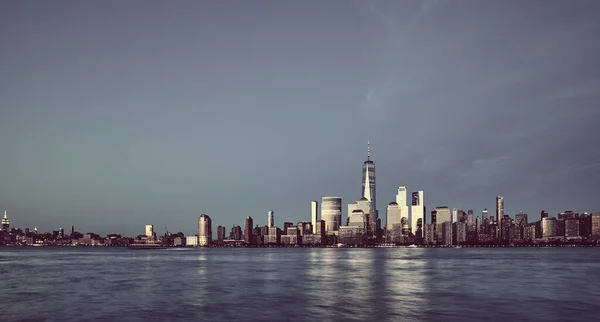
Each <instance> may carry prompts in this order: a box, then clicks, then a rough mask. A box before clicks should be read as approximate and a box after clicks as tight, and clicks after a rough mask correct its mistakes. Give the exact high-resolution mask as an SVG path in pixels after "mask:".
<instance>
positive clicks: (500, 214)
mask: <svg viewBox="0 0 600 322" xmlns="http://www.w3.org/2000/svg"><path fill="white" fill-rule="evenodd" d="M502 218H504V197H502V196H497V197H496V223H497V226H498V227H497V230H496V231H497V237H498V239H499V240H503V238H502V237H503V236H502Z"/></svg>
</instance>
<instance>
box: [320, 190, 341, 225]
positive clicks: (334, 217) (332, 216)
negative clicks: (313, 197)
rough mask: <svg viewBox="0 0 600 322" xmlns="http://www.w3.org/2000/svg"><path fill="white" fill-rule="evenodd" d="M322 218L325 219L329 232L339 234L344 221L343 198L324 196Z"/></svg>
mask: <svg viewBox="0 0 600 322" xmlns="http://www.w3.org/2000/svg"><path fill="white" fill-rule="evenodd" d="M321 219H322V220H325V229H326V231H327V234H337V231H338V230H339V227H340V226H341V223H342V198H339V197H323V198H322V199H321Z"/></svg>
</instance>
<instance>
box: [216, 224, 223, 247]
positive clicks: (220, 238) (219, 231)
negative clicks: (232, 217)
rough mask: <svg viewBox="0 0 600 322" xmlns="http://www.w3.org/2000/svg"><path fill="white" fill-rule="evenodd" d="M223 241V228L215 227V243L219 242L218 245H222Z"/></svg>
mask: <svg viewBox="0 0 600 322" xmlns="http://www.w3.org/2000/svg"><path fill="white" fill-rule="evenodd" d="M224 240H225V226H221V225H219V226H218V227H217V241H218V242H219V244H222V243H223V241H224Z"/></svg>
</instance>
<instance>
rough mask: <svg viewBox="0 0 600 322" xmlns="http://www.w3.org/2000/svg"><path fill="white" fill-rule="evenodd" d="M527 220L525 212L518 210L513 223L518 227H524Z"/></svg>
mask: <svg viewBox="0 0 600 322" xmlns="http://www.w3.org/2000/svg"><path fill="white" fill-rule="evenodd" d="M527 224H528V222H527V214H526V213H524V212H520V213H518V214H516V215H515V225H517V226H519V227H525V226H527Z"/></svg>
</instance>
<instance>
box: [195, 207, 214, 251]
mask: <svg viewBox="0 0 600 322" xmlns="http://www.w3.org/2000/svg"><path fill="white" fill-rule="evenodd" d="M211 243H212V220H210V217H209V216H208V215H205V214H202V215H200V218H198V244H199V245H200V246H208V245H210V244H211Z"/></svg>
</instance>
